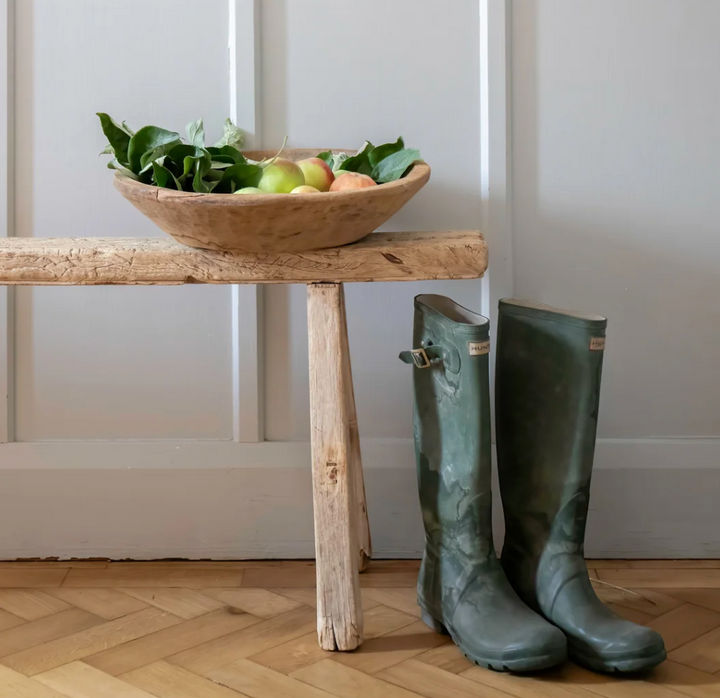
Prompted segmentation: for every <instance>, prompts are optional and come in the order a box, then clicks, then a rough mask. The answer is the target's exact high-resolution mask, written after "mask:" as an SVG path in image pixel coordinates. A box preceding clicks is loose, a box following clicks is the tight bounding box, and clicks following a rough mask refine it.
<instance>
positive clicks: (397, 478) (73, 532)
mask: <svg viewBox="0 0 720 698" xmlns="http://www.w3.org/2000/svg"><path fill="white" fill-rule="evenodd" d="M678 441H679V440H678ZM363 452H364V459H365V461H366V488H367V497H368V508H369V512H370V520H371V532H372V537H373V544H374V547H375V551H376V555H377V556H378V557H385V558H402V557H417V556H419V555H420V553H421V550H422V541H423V536H422V524H421V519H420V512H419V507H418V501H417V492H416V483H415V473H414V458H413V452H412V444H411V443H410V442H409V441H405V440H373V439H371V440H367V441H365V442H364V443H363ZM653 459H655V460H654V462H655V464H656V466H657V465H658V464H660V465H661V467H659V468H658V467H650V466H651V463H652V462H653ZM597 460H598V467H597V470H596V472H595V475H594V480H593V491H592V500H591V512H590V517H589V523H588V534H587V543H586V552H587V554H588V556H590V557H618V558H654V557H657V558H705V557H715V558H716V557H720V507H718V506H717V502H718V501H720V473H718V470H717V469H715V467H716V464H717V463H718V462H720V441H715V440H703V441H698V442H696V441H695V440H682V442H681V443H677V442H676V441H673V440H671V441H670V442H667V441H662V440H657V441H655V440H652V441H648V442H625V441H624V442H600V443H599V444H598V454H597ZM673 462H674V463H675V464H674V465H673ZM495 501H496V503H499V498H498V497H497V496H496V498H495ZM501 517H502V515H501V511H500V507H499V506H496V507H495V518H496V524H497V525H496V533H497V534H498V536H500V537H501V535H502V533H501V530H500V524H501ZM313 556H314V543H313V524H312V490H311V481H310V468H309V448H308V445H307V444H304V443H298V444H288V443H282V444H258V445H247V444H235V443H232V442H207V443H202V442H186V443H183V442H177V443H172V444H168V443H162V442H158V443H153V442H146V443H142V442H127V443H118V442H112V443H102V442H98V443H72V442H65V443H61V444H49V443H32V444H23V443H18V444H5V445H2V446H0V559H16V558H26V557H40V558H45V557H59V558H61V559H67V558H72V557H81V558H83V557H109V558H113V559H124V558H132V559H156V558H174V557H177V558H190V559H208V558H209V559H243V558H245V559H256V558H257V559H272V558H310V557H313Z"/></svg>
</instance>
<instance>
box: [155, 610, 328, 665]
mask: <svg viewBox="0 0 720 698" xmlns="http://www.w3.org/2000/svg"><path fill="white" fill-rule="evenodd" d="M316 625H317V618H316V614H315V611H314V610H313V609H311V608H307V607H305V606H303V607H301V608H296V609H295V610H294V611H289V612H288V613H283V614H281V615H279V616H275V618H270V619H268V620H264V621H262V622H261V623H257V624H256V625H253V626H251V627H249V628H245V629H243V630H240V631H238V632H235V633H232V634H231V635H226V636H225V637H222V638H220V639H217V640H212V641H211V642H205V643H202V644H200V645H197V646H196V647H193V648H192V649H188V650H185V651H184V652H180V653H179V654H175V655H173V656H171V657H168V659H167V661H169V662H170V663H171V664H176V665H178V666H182V667H184V668H185V669H189V670H190V671H194V672H195V673H196V674H207V673H208V672H210V671H213V670H215V669H219V668H220V667H223V666H227V665H228V664H232V663H233V662H234V661H237V660H238V659H244V658H246V657H249V656H250V655H253V654H257V653H259V652H262V651H264V650H266V649H269V648H270V647H274V646H275V645H279V644H282V643H284V642H288V641H289V640H292V639H294V638H296V637H300V636H301V635H307V634H308V633H309V632H311V631H314V630H315V629H316Z"/></svg>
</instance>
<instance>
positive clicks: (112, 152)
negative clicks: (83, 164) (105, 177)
mask: <svg viewBox="0 0 720 698" xmlns="http://www.w3.org/2000/svg"><path fill="white" fill-rule="evenodd" d="M100 155H115V148H113V147H112V146H111V145H110V144H109V143H108V144H107V145H106V146H105V150H103V151H102V152H101V153H100ZM98 157H100V156H99V155H98Z"/></svg>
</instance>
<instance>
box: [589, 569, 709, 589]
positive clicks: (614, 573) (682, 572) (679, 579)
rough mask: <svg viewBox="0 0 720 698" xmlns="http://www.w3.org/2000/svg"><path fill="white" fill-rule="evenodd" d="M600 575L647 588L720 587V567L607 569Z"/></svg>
mask: <svg viewBox="0 0 720 698" xmlns="http://www.w3.org/2000/svg"><path fill="white" fill-rule="evenodd" d="M598 577H599V578H600V579H601V580H602V581H605V582H610V583H611V584H615V585H617V586H621V587H631V588H638V587H645V588H647V589H669V588H672V587H684V588H686V589H697V588H703V589H718V588H720V569H665V570H661V569H605V570H598Z"/></svg>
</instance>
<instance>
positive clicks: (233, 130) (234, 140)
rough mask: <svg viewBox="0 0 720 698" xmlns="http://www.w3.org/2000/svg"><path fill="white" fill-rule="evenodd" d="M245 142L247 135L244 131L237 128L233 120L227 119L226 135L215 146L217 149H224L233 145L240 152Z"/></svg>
mask: <svg viewBox="0 0 720 698" xmlns="http://www.w3.org/2000/svg"><path fill="white" fill-rule="evenodd" d="M244 142H245V133H244V131H243V130H242V129H240V128H238V127H237V126H235V124H234V123H233V122H232V119H225V135H223V137H222V138H221V139H220V140H219V141H218V142H217V143H216V144H215V147H216V148H222V147H223V146H226V145H231V146H232V147H233V148H237V149H238V150H239V149H240V148H242V145H243V143H244Z"/></svg>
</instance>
